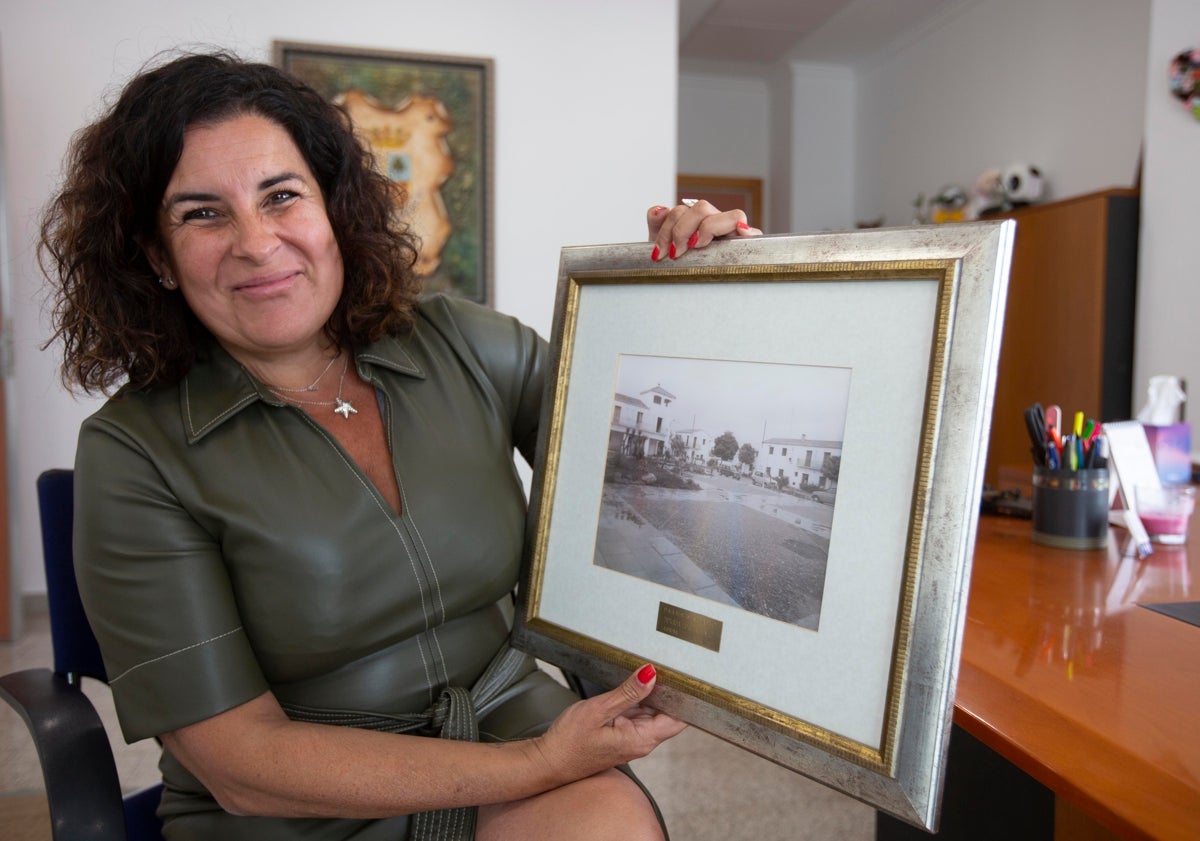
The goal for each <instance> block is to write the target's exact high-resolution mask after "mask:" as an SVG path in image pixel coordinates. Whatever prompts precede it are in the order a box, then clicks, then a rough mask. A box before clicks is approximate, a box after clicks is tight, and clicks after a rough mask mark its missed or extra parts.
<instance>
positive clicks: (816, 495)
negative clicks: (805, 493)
mask: <svg viewBox="0 0 1200 841" xmlns="http://www.w3.org/2000/svg"><path fill="white" fill-rule="evenodd" d="M836 496H837V488H813V491H812V497H811V498H812V501H813V502H820V503H821V504H822V505H833V500H834V498H835V497H836Z"/></svg>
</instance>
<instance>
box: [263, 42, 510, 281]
mask: <svg viewBox="0 0 1200 841" xmlns="http://www.w3.org/2000/svg"><path fill="white" fill-rule="evenodd" d="M274 53H275V63H276V64H277V65H278V66H279V67H281V68H283V69H284V70H287V71H288V72H289V73H292V74H293V75H295V76H296V77H298V78H299V79H301V80H302V81H304V82H306V83H307V84H309V85H311V86H312V87H313V88H315V89H316V90H318V91H319V92H320V93H322V94H323V95H325V96H326V97H328V98H329V99H330V100H332V101H333V102H336V103H337V104H338V105H340V106H341V107H343V108H344V109H345V110H346V112H347V113H348V114H349V115H350V119H351V121H352V122H353V123H354V125H355V128H356V129H357V130H358V131H359V132H361V133H362V134H363V135H364V136H365V137H366V138H367V140H368V141H369V142H370V144H371V148H372V149H373V150H374V152H375V155H376V158H377V160H378V162H379V166H380V168H381V169H382V170H383V171H384V172H386V173H387V174H388V176H389V177H391V179H392V180H393V181H395V182H396V197H397V208H398V210H399V212H400V213H402V214H403V215H404V217H405V218H406V219H407V221H408V223H409V225H410V226H411V228H412V230H413V231H414V232H415V233H416V234H417V236H418V237H419V238H420V240H421V252H420V257H419V259H418V262H417V267H416V268H417V273H418V274H420V275H421V276H422V277H423V278H424V281H425V289H426V291H428V292H440V291H446V292H452V293H455V294H458V295H461V296H463V297H466V298H470V299H472V300H475V301H478V302H480V303H485V304H490V303H491V302H492V263H493V259H492V182H493V158H492V102H493V92H492V84H493V83H492V60H491V59H489V58H468V57H465V56H447V55H425V54H419V53H397V52H385V51H379V50H366V49H357V48H352V47H333V46H326V45H320V44H301V43H292V42H287V41H276V42H275V45H274Z"/></svg>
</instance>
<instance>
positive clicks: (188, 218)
mask: <svg viewBox="0 0 1200 841" xmlns="http://www.w3.org/2000/svg"><path fill="white" fill-rule="evenodd" d="M216 218H217V212H216V211H215V210H213V209H212V208H211V207H196V208H192V209H191V210H188V211H185V212H184V214H183V221H184V222H207V221H209V220H212V219H216Z"/></svg>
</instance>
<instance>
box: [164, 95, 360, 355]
mask: <svg viewBox="0 0 1200 841" xmlns="http://www.w3.org/2000/svg"><path fill="white" fill-rule="evenodd" d="M159 232H160V235H161V239H162V247H161V248H156V249H153V250H152V251H151V263H152V264H153V266H154V268H155V271H157V272H158V273H159V274H160V275H170V276H171V277H173V278H175V280H176V281H178V283H179V289H180V291H181V292H182V294H183V296H184V298H185V299H186V300H187V303H188V306H189V307H191V309H192V312H194V313H195V314H196V317H197V318H199V319H200V321H201V323H202V324H204V326H205V327H207V328H208V329H209V331H211V332H212V334H213V335H214V336H216V338H217V340H218V341H219V342H220V343H221V344H222V345H223V346H224V347H225V348H226V349H227V350H228V351H229V352H230V353H231V354H232V355H233V356H234V357H235V358H236V359H238V361H240V362H242V363H243V364H245V363H251V364H253V363H255V362H266V363H268V364H270V363H280V362H284V361H286V359H287V357H288V355H289V354H295V355H299V354H303V353H304V352H305V351H311V350H312V349H313V348H315V347H320V346H321V345H322V344H324V338H323V334H322V328H323V327H324V326H325V323H326V322H327V321H328V319H329V316H330V314H331V313H332V312H333V310H334V307H335V306H336V305H337V302H338V299H339V298H340V297H341V294H342V277H343V275H342V256H341V252H340V251H339V250H338V245H337V241H336V239H335V238H334V234H333V229H332V227H331V226H330V224H329V217H328V216H327V215H326V213H325V200H324V197H323V196H322V195H321V190H320V187H319V186H318V185H317V181H316V178H315V177H314V176H313V174H312V172H311V171H310V170H309V168H308V165H307V164H306V163H305V161H304V157H303V155H301V154H300V150H299V149H297V148H296V145H295V143H293V142H292V139H291V137H290V136H289V135H288V133H287V131H285V130H284V129H283V128H282V127H281V126H279V125H278V124H277V123H275V122H272V121H271V120H268V119H266V118H265V117H261V116H258V115H255V114H247V115H241V116H237V117H232V118H230V119H228V120H225V121H223V122H220V123H215V124H212V125H202V126H194V127H192V128H190V129H188V130H187V132H186V133H185V134H184V141H183V152H182V154H181V155H180V158H179V163H178V165H176V167H175V171H174V173H172V175H171V180H170V183H168V184H167V189H166V192H165V194H164V196H163V203H162V206H161V208H160V209H159Z"/></svg>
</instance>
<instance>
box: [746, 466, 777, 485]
mask: <svg viewBox="0 0 1200 841" xmlns="http://www.w3.org/2000/svg"><path fill="white" fill-rule="evenodd" d="M750 481H751V482H753V483H754V484H755V486H756V487H759V488H761V487H764V486H766V485H768V484H770V485H773V484H775V483H774V482H773V481H772V480H771V479H768V478H767V475H766V474H765V473H763V472H762V471H761V470H755V471H754V472H753V473H751V474H750Z"/></svg>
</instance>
